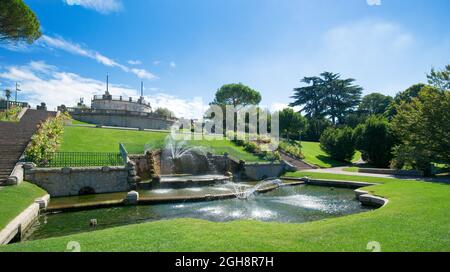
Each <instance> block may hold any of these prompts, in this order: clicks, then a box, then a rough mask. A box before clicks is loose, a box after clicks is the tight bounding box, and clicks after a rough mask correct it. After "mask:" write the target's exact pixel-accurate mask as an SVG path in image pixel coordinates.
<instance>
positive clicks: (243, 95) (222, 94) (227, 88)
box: [212, 83, 261, 108]
mask: <svg viewBox="0 0 450 272" xmlns="http://www.w3.org/2000/svg"><path fill="white" fill-rule="evenodd" d="M259 102H261V94H260V93H259V92H258V91H255V90H253V89H252V88H250V87H248V86H246V85H244V84H242V83H237V84H236V83H232V84H226V85H223V86H222V87H220V89H219V90H217V92H216V97H215V99H214V101H213V102H212V104H216V105H221V106H224V105H232V106H234V107H235V108H238V107H245V106H248V105H257V104H259Z"/></svg>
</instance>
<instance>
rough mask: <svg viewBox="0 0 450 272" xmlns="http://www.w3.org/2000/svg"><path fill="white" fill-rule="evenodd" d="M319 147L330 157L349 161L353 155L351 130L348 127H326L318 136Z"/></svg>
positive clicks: (353, 147) (353, 146) (353, 145)
mask: <svg viewBox="0 0 450 272" xmlns="http://www.w3.org/2000/svg"><path fill="white" fill-rule="evenodd" d="M320 147H321V148H322V149H323V151H325V152H326V153H327V154H328V155H330V156H331V158H333V159H335V160H338V161H346V162H350V161H351V160H352V158H353V156H354V155H355V144H354V141H353V130H352V129H351V128H349V127H343V128H328V129H327V130H325V132H324V133H323V134H322V137H320Z"/></svg>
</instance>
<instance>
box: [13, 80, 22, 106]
mask: <svg viewBox="0 0 450 272" xmlns="http://www.w3.org/2000/svg"><path fill="white" fill-rule="evenodd" d="M19 86H20V85H19V83H17V82H16V97H15V102H16V103H17V92H21V91H22V90H21V89H19Z"/></svg>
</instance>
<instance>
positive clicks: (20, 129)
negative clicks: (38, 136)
mask: <svg viewBox="0 0 450 272" xmlns="http://www.w3.org/2000/svg"><path fill="white" fill-rule="evenodd" d="M50 116H56V112H49V111H43V110H31V109H29V110H27V111H26V113H25V114H24V116H23V117H22V118H21V119H20V121H19V122H0V184H2V183H3V182H6V180H7V178H8V177H9V176H10V174H11V172H12V170H13V169H14V166H15V165H16V163H17V162H18V161H19V159H20V156H21V155H22V154H23V152H24V151H25V148H26V146H27V144H28V143H29V142H30V139H31V136H33V134H34V133H35V132H36V130H37V125H38V124H39V123H41V122H42V121H45V120H46V119H47V118H48V117H50Z"/></svg>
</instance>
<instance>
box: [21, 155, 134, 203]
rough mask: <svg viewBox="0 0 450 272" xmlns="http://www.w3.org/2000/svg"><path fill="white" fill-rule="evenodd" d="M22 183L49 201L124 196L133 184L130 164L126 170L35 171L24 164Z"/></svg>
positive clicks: (51, 169)
mask: <svg viewBox="0 0 450 272" xmlns="http://www.w3.org/2000/svg"><path fill="white" fill-rule="evenodd" d="M24 169H25V179H26V180H27V181H29V182H31V183H33V184H36V185H37V186H39V187H41V188H43V189H44V190H46V191H47V192H48V193H49V194H50V195H51V196H52V197H61V196H77V195H80V194H83V193H96V194H98V193H114V192H126V191H129V190H131V189H133V188H134V186H135V184H136V180H135V177H136V174H137V173H136V170H135V168H134V163H129V164H128V165H127V166H114V167H113V166H104V167H77V168H74V167H70V168H69V167H68V168H36V167H34V165H32V164H26V165H25V166H24Z"/></svg>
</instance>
